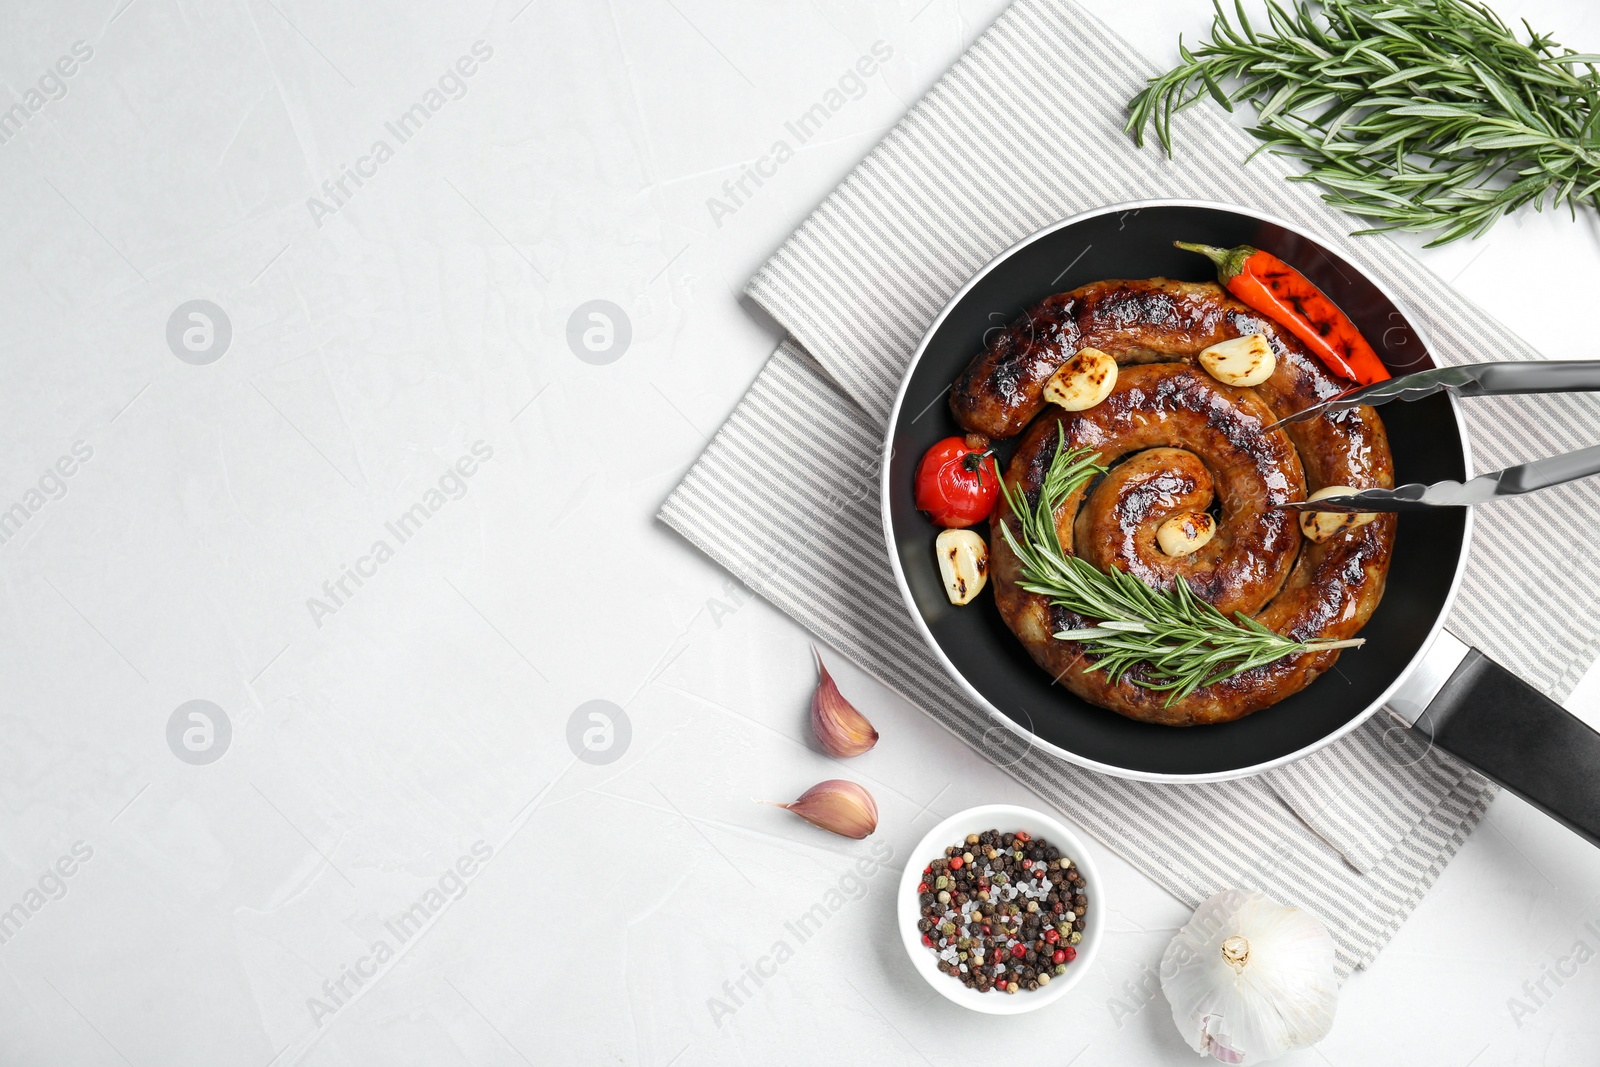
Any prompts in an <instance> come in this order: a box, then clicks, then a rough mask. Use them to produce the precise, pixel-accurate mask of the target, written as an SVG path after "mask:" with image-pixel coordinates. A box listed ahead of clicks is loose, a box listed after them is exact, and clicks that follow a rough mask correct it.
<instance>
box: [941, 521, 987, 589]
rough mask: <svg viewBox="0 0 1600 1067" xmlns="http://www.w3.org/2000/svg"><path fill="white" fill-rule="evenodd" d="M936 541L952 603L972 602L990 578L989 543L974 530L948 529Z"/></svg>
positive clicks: (945, 583) (945, 586)
mask: <svg viewBox="0 0 1600 1067" xmlns="http://www.w3.org/2000/svg"><path fill="white" fill-rule="evenodd" d="M933 545H934V551H935V552H936V553H937V554H938V556H939V574H940V576H941V577H942V578H944V591H945V594H946V595H947V596H949V598H950V603H952V604H968V603H971V601H972V598H973V597H975V596H977V595H978V594H979V593H981V592H982V591H983V587H984V586H985V585H986V584H988V581H989V546H988V545H987V544H985V543H984V540H983V538H982V537H981V536H980V535H979V534H977V533H974V532H973V531H972V530H945V531H944V532H942V533H940V534H939V536H938V537H937V538H936V539H935V540H934V543H933Z"/></svg>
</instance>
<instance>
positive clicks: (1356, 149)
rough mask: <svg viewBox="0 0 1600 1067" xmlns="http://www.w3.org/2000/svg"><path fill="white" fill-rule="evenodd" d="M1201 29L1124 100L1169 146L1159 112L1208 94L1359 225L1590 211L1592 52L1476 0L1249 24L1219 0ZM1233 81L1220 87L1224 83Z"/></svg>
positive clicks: (1599, 127) (1168, 123)
mask: <svg viewBox="0 0 1600 1067" xmlns="http://www.w3.org/2000/svg"><path fill="white" fill-rule="evenodd" d="M1213 3H1215V4H1216V17H1215V19H1214V21H1213V23H1212V27H1211V39H1210V40H1209V41H1206V42H1204V43H1203V44H1201V45H1200V46H1199V47H1197V48H1194V49H1190V48H1188V47H1186V46H1184V44H1183V42H1182V41H1181V40H1180V41H1179V42H1178V50H1179V53H1180V55H1181V56H1182V63H1181V64H1180V65H1179V66H1177V67H1176V68H1174V69H1173V70H1171V71H1168V72H1167V73H1166V74H1163V75H1161V76H1159V77H1156V78H1152V79H1151V80H1150V83H1149V85H1148V86H1147V87H1146V88H1145V89H1144V91H1143V92H1141V93H1140V94H1139V95H1138V96H1136V97H1134V98H1133V100H1132V101H1131V102H1130V103H1129V104H1128V107H1129V109H1130V110H1131V111H1132V115H1131V117H1130V118H1129V119H1128V124H1127V127H1126V129H1127V130H1129V131H1131V132H1132V133H1133V134H1134V137H1135V140H1136V141H1137V142H1138V143H1139V144H1141V145H1142V144H1143V143H1144V134H1145V130H1146V128H1147V127H1149V126H1151V125H1154V127H1155V131H1156V135H1157V137H1159V138H1160V140H1161V144H1162V146H1163V147H1164V148H1165V149H1166V150H1167V152H1168V154H1169V155H1170V154H1171V152H1172V116H1173V115H1174V114H1175V113H1176V112H1179V111H1182V110H1183V109H1184V108H1186V107H1189V106H1190V105H1192V104H1194V103H1195V102H1196V101H1197V100H1199V99H1200V98H1201V97H1202V96H1204V95H1206V94H1209V95H1210V96H1212V97H1213V98H1214V99H1215V100H1216V101H1217V102H1218V103H1220V104H1221V105H1222V106H1223V107H1224V108H1226V109H1227V110H1229V111H1232V110H1233V105H1234V104H1235V103H1236V102H1238V101H1241V100H1248V101H1249V102H1250V103H1252V104H1253V105H1255V107H1256V109H1257V125H1256V126H1255V127H1254V128H1252V129H1251V130H1250V132H1251V133H1252V134H1254V135H1255V136H1256V137H1257V138H1258V139H1259V140H1260V141H1261V142H1262V148H1261V149H1257V151H1260V150H1262V149H1267V150H1271V151H1274V152H1277V153H1279V154H1282V155H1288V156H1294V157H1298V158H1300V159H1302V160H1304V161H1305V162H1306V164H1307V170H1306V173H1305V174H1304V175H1297V176H1296V180H1301V181H1313V182H1317V183H1319V184H1321V185H1322V186H1323V188H1324V192H1323V194H1322V195H1323V199H1324V200H1326V201H1327V202H1328V203H1330V204H1333V205H1335V206H1336V207H1339V208H1342V209H1344V210H1346V211H1349V212H1351V213H1352V214H1355V215H1359V216H1362V217H1364V218H1367V219H1372V220H1374V225H1373V226H1371V227H1368V228H1366V229H1363V230H1358V231H1357V232H1358V233H1375V232H1379V231H1382V230H1413V231H1433V230H1437V231H1439V232H1438V234H1437V236H1436V237H1435V238H1434V239H1433V240H1432V241H1431V242H1429V243H1430V244H1433V245H1438V244H1444V243H1446V242H1449V241H1454V240H1457V239H1458V238H1461V237H1465V236H1468V235H1472V236H1477V235H1479V234H1481V233H1483V232H1484V231H1485V230H1487V229H1488V228H1489V227H1490V226H1491V225H1493V224H1494V222H1495V221H1496V220H1497V219H1499V218H1500V217H1501V216H1502V215H1504V214H1506V213H1507V212H1509V211H1513V210H1515V209H1516V208H1519V207H1521V206H1523V205H1524V204H1533V205H1534V206H1535V207H1536V208H1539V209H1541V210H1542V209H1543V207H1544V205H1545V204H1546V203H1547V202H1548V203H1549V204H1550V205H1551V206H1552V207H1560V206H1562V205H1565V206H1566V207H1567V208H1568V209H1569V210H1572V211H1574V213H1576V205H1578V204H1579V203H1587V204H1590V205H1593V206H1600V196H1597V194H1600V122H1597V118H1596V116H1597V115H1600V74H1597V72H1596V68H1595V64H1596V63H1600V55H1583V54H1578V53H1575V52H1573V51H1571V50H1569V49H1566V48H1562V47H1561V46H1560V45H1558V44H1556V42H1555V41H1554V40H1553V39H1552V38H1551V37H1550V36H1549V35H1548V34H1540V33H1535V32H1534V31H1533V28H1532V27H1531V26H1528V25H1527V23H1526V22H1524V23H1523V26H1524V28H1526V29H1527V31H1528V37H1529V39H1528V40H1527V41H1526V42H1524V41H1522V40H1519V39H1518V37H1517V35H1516V34H1515V33H1514V32H1513V31H1512V30H1510V29H1508V28H1507V27H1506V25H1505V23H1503V22H1501V21H1500V18H1499V17H1498V16H1497V15H1496V14H1495V13H1494V12H1493V11H1491V10H1490V9H1489V8H1488V7H1486V6H1484V5H1483V4H1482V3H1479V2H1478V0H1321V2H1320V3H1319V2H1313V0H1294V6H1293V7H1292V8H1285V7H1284V6H1282V5H1281V4H1280V3H1279V2H1278V0H1268V3H1267V14H1268V20H1269V22H1270V23H1271V29H1270V31H1267V32H1259V33H1258V32H1257V31H1256V29H1255V28H1254V27H1252V26H1251V25H1250V21H1249V19H1248V18H1246V16H1245V13H1244V7H1243V5H1242V3H1240V0H1235V7H1236V9H1237V20H1238V26H1237V27H1235V26H1234V24H1233V22H1232V21H1230V19H1229V17H1228V15H1227V14H1226V13H1225V12H1224V10H1223V8H1222V5H1221V2H1220V0H1213ZM1229 80H1235V82H1236V84H1235V85H1234V87H1233V88H1232V89H1231V90H1229V89H1225V88H1224V87H1223V86H1224V82H1227V81H1229Z"/></svg>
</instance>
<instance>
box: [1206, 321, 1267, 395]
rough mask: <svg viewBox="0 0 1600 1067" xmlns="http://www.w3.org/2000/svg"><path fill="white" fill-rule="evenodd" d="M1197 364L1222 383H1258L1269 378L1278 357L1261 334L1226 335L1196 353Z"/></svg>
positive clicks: (1245, 384) (1241, 384) (1239, 384)
mask: <svg viewBox="0 0 1600 1067" xmlns="http://www.w3.org/2000/svg"><path fill="white" fill-rule="evenodd" d="M1200 365H1201V366H1202V367H1204V368H1205V369H1206V372H1207V373H1209V374H1210V375H1211V376H1212V377H1213V378H1215V379H1216V380H1217V381H1219V382H1221V383H1222V384H1224V385H1238V386H1251V385H1260V384H1261V383H1262V382H1264V381H1266V380H1267V379H1268V378H1270V377H1272V372H1273V371H1274V370H1276V369H1277V366H1278V357H1277V356H1275V355H1274V354H1273V352H1272V344H1271V343H1270V342H1269V341H1268V340H1267V338H1266V335H1265V334H1259V333H1252V334H1249V335H1247V336H1245V337H1230V338H1229V339H1228V340H1226V341H1218V342H1217V343H1216V344H1214V345H1212V346H1211V347H1210V348H1207V349H1205V350H1204V351H1203V352H1201V353H1200Z"/></svg>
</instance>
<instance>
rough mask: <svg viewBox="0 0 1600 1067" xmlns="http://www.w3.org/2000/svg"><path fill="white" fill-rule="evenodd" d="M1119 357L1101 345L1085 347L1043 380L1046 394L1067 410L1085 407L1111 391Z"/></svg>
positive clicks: (1045, 396)
mask: <svg viewBox="0 0 1600 1067" xmlns="http://www.w3.org/2000/svg"><path fill="white" fill-rule="evenodd" d="M1116 384H1117V361H1116V360H1114V359H1112V358H1111V357H1110V356H1108V355H1106V354H1105V353H1104V352H1102V351H1100V350H1099V349H1098V348H1085V349H1083V350H1082V351H1080V352H1079V353H1078V354H1077V355H1075V356H1073V357H1072V358H1071V359H1069V360H1067V361H1066V362H1065V363H1063V364H1062V365H1061V369H1060V370H1058V371H1056V372H1055V373H1054V374H1052V375H1051V376H1050V380H1049V381H1047V382H1045V383H1044V398H1045V399H1046V400H1048V401H1050V403H1052V404H1058V405H1060V406H1061V407H1064V408H1066V409H1067V410H1068V411H1084V410H1086V409H1088V408H1092V407H1094V406H1095V405H1096V404H1098V403H1100V401H1102V400H1104V399H1105V398H1106V397H1108V396H1110V395H1111V387H1112V386H1114V385H1116Z"/></svg>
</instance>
